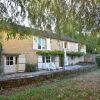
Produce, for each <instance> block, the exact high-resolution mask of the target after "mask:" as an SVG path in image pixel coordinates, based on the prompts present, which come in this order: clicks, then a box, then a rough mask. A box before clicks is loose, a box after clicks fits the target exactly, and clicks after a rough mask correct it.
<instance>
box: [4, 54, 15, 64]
mask: <svg viewBox="0 0 100 100" xmlns="http://www.w3.org/2000/svg"><path fill="white" fill-rule="evenodd" d="M10 57H12V58H13V59H12V60H11V59H10ZM7 58H8V59H7ZM14 60H15V59H14V56H6V65H7V66H10V65H14V63H15V62H14ZM11 61H12V62H13V64H11ZM7 62H8V63H9V64H7Z"/></svg>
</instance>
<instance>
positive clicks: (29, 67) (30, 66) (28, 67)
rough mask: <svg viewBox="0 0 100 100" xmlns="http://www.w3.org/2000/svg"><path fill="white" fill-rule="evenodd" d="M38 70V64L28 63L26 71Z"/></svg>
mask: <svg viewBox="0 0 100 100" xmlns="http://www.w3.org/2000/svg"><path fill="white" fill-rule="evenodd" d="M35 71H37V64H26V69H25V72H35Z"/></svg>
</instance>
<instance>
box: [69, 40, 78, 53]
mask: <svg viewBox="0 0 100 100" xmlns="http://www.w3.org/2000/svg"><path fill="white" fill-rule="evenodd" d="M67 46H68V47H67V48H68V49H67V50H68V51H72V52H78V43H74V42H68V44H67Z"/></svg>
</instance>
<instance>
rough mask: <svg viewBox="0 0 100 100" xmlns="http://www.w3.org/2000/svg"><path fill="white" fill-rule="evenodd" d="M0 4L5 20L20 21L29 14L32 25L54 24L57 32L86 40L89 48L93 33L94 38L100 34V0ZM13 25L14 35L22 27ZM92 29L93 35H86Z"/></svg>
mask: <svg viewBox="0 0 100 100" xmlns="http://www.w3.org/2000/svg"><path fill="white" fill-rule="evenodd" d="M4 1H5V0H4ZM0 4H1V5H2V6H0V9H1V8H3V10H2V13H1V14H2V16H3V17H1V20H3V21H4V22H5V21H6V22H9V23H11V24H13V25H15V24H18V25H19V24H21V23H22V22H23V21H24V19H25V18H28V19H29V21H30V22H31V23H30V25H31V26H34V27H35V28H38V29H42V30H46V29H47V28H48V26H50V27H49V28H52V27H53V28H54V30H53V31H55V32H56V33H58V34H67V35H69V36H71V37H73V38H76V39H78V40H80V41H82V42H84V43H86V42H87V43H86V44H87V45H88V46H89V47H88V48H90V46H92V45H91V43H92V42H93V41H92V40H93V36H94V39H95V38H98V37H97V33H98V34H100V0H6V2H2V1H1V3H0ZM7 8H9V9H10V12H11V15H10V14H9V13H8V12H9V9H7ZM2 25H5V24H2ZM13 25H11V26H12V27H13V28H15V30H13V31H14V32H10V33H13V35H14V34H15V33H18V32H20V31H21V30H20V29H19V28H17V26H16V25H15V26H13ZM3 28H4V27H3ZM3 28H1V30H2V29H3ZM50 30H52V29H50ZM27 32H28V31H27ZM21 33H24V32H22V31H21ZM89 33H91V34H94V35H91V36H89V35H87V34H89ZM24 34H25V33H24ZM24 34H21V35H22V36H23V35H24ZM28 35H29V34H28ZM89 39H91V40H89ZM89 43H90V44H89ZM96 43H97V42H96ZM94 44H95V43H94ZM90 51H91V50H90ZM92 52H93V51H92Z"/></svg>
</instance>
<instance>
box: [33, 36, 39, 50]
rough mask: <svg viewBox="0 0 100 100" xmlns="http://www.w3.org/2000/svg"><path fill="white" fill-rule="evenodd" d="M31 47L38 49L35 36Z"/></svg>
mask: <svg viewBox="0 0 100 100" xmlns="http://www.w3.org/2000/svg"><path fill="white" fill-rule="evenodd" d="M33 49H38V38H37V37H36V36H34V37H33Z"/></svg>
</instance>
